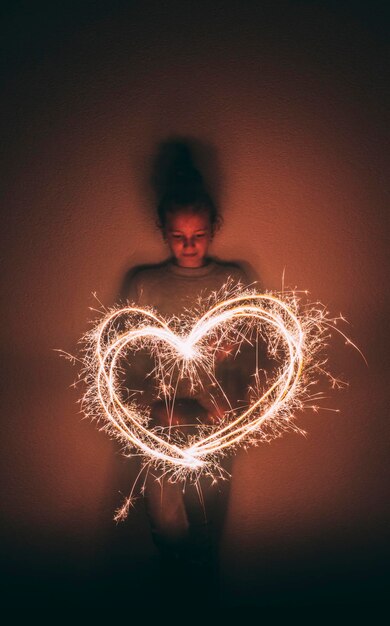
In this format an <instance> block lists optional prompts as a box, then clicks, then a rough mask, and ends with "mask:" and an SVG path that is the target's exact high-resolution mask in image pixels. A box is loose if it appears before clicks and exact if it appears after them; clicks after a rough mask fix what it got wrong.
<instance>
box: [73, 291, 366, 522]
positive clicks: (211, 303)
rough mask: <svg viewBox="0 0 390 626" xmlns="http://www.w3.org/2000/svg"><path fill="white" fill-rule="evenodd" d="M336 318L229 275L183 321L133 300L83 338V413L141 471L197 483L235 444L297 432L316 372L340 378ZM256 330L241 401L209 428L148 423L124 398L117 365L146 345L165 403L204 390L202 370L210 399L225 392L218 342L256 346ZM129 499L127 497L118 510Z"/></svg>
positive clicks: (144, 412)
mask: <svg viewBox="0 0 390 626" xmlns="http://www.w3.org/2000/svg"><path fill="white" fill-rule="evenodd" d="M303 293H306V292H303ZM194 320H195V322H194ZM338 320H343V318H342V316H340V317H339V318H334V319H331V318H329V317H328V312H327V311H326V309H325V307H324V306H323V305H321V304H319V303H315V304H302V302H301V300H300V296H299V292H297V291H288V292H286V291H284V289H283V292H282V293H279V292H264V293H258V292H257V291H256V289H255V288H250V287H243V285H241V284H240V283H238V284H233V282H232V281H228V282H227V283H226V284H225V285H224V286H223V287H222V288H221V289H220V291H219V292H215V293H213V294H212V295H211V296H210V297H209V298H205V299H199V300H198V305H197V306H195V307H193V308H192V309H190V310H186V311H185V312H184V314H183V315H182V316H180V317H177V316H172V317H171V318H170V319H163V317H162V316H160V315H159V314H158V312H157V311H156V310H155V309H153V308H152V307H146V308H140V307H139V306H137V305H135V304H134V303H128V304H127V305H126V306H116V307H113V308H111V309H110V310H106V311H104V313H103V315H102V316H101V318H100V319H99V320H98V322H97V323H94V326H93V327H92V329H91V330H89V331H88V332H87V333H86V334H85V335H84V336H83V337H82V339H81V342H82V343H83V346H84V348H83V351H82V358H81V362H82V363H83V369H82V371H81V373H80V375H79V379H80V380H82V381H84V382H85V384H86V386H87V391H86V392H85V394H84V396H83V397H82V399H81V400H80V401H81V406H82V411H83V412H84V413H85V415H86V416H88V417H91V418H95V419H97V420H99V421H102V422H103V428H104V430H106V431H107V432H108V433H109V434H110V435H111V436H114V437H116V438H117V439H119V440H120V441H121V443H122V444H124V451H125V454H128V455H129V456H131V455H134V454H137V453H138V454H140V455H141V456H142V458H143V462H144V467H147V468H149V467H150V465H151V464H153V465H155V466H157V467H158V468H160V470H162V471H163V472H169V473H170V476H171V480H185V479H187V478H190V479H191V480H196V479H197V477H199V475H200V474H201V473H207V474H209V475H211V476H214V477H215V476H216V475H217V474H218V473H219V474H220V475H221V473H222V470H221V468H220V465H219V461H220V459H221V457H222V456H223V455H224V454H226V453H228V452H229V451H231V450H234V449H235V448H237V446H241V445H243V446H247V445H251V444H253V443H255V444H256V443H258V442H259V441H262V440H268V439H271V438H273V437H276V436H279V435H280V434H281V433H282V432H284V431H285V430H287V429H291V428H292V429H295V430H298V431H299V428H297V426H296V425H295V421H294V419H295V416H294V414H295V413H296V412H297V411H298V410H302V409H304V408H305V407H310V408H312V409H313V410H314V411H317V410H318V408H319V407H318V405H312V404H310V402H313V399H315V400H316V401H317V400H318V399H319V398H321V397H322V394H321V392H313V391H312V387H313V386H314V387H315V385H316V384H317V382H318V380H317V379H318V377H319V376H320V375H323V374H325V375H326V376H328V378H329V379H330V381H331V383H332V386H336V385H341V384H342V383H341V381H338V380H337V379H336V378H334V377H333V376H331V375H330V374H329V373H328V372H327V371H326V370H325V369H324V364H325V363H326V360H327V359H326V357H325V355H324V349H325V347H326V345H327V341H328V339H329V337H330V336H331V333H330V330H331V329H332V330H336V331H337V332H339V333H340V334H341V335H342V336H343V337H344V338H346V336H345V335H344V333H342V332H341V331H340V330H339V329H338V328H335V326H336V323H337V321H338ZM254 336H255V342H256V368H255V373H254V374H253V376H252V377H251V378H253V383H252V384H248V388H247V389H246V392H245V406H242V407H241V408H240V409H238V408H237V407H236V408H233V407H232V406H231V405H230V409H229V410H227V411H225V412H224V414H223V415H222V416H220V419H218V420H216V421H215V422H214V423H213V424H212V425H209V424H205V423H201V422H199V423H197V425H196V434H195V435H190V436H185V435H183V430H182V429H180V428H173V427H172V426H171V425H170V426H169V427H164V426H161V425H157V426H156V425H154V424H153V423H152V420H151V417H150V410H149V411H148V407H145V406H142V405H141V403H137V402H136V401H135V400H134V399H133V400H131V401H129V402H126V401H125V400H124V398H123V395H124V394H123V383H122V382H121V374H122V373H123V364H124V363H126V365H127V366H130V376H131V360H132V358H134V355H135V353H136V352H137V351H138V350H140V349H144V350H145V349H146V350H148V351H150V355H151V356H152V357H153V360H154V364H155V367H154V369H153V370H152V371H150V372H148V373H147V375H148V376H151V377H152V380H153V382H154V384H155V389H156V393H157V395H158V397H163V398H164V400H165V401H166V403H167V404H169V405H170V407H171V408H173V407H174V403H175V388H174V386H173V384H172V383H173V382H174V381H175V380H176V381H177V380H182V379H187V380H189V381H190V384H191V389H193V390H197V389H200V388H203V383H202V379H201V376H200V373H202V374H203V375H206V378H207V379H208V380H209V383H210V384H209V385H208V389H207V392H209V393H210V396H211V397H212V395H213V394H212V391H211V390H212V388H217V389H219V390H220V391H221V392H222V394H223V395H224V397H225V398H227V396H226V394H225V392H224V390H223V388H222V387H221V385H220V383H219V381H218V380H217V378H216V375H215V371H216V370H215V366H216V355H217V354H218V351H219V350H221V346H226V345H228V346H230V348H229V347H228V349H227V350H226V351H225V355H226V356H228V355H229V356H230V355H231V354H232V350H231V346H235V347H236V351H235V352H234V353H233V356H234V357H235V356H237V355H238V354H239V353H240V351H241V349H242V347H243V345H244V344H247V345H250V346H254V340H253V337H254ZM346 339H347V338H346ZM259 340H261V341H262V342H263V343H264V345H265V346H266V350H267V355H268V357H269V358H270V359H272V360H273V362H275V363H276V366H275V367H274V369H273V372H272V376H269V374H268V373H267V372H264V370H263V369H262V370H260V369H259V364H258V362H257V358H258V343H259ZM348 343H350V344H352V345H353V346H354V347H355V348H357V347H356V346H355V344H353V343H352V342H351V341H350V340H348ZM357 349H358V348H357ZM253 352H255V351H253ZM260 371H261V372H263V374H264V373H265V377H266V380H267V381H268V380H269V378H270V379H271V380H270V381H269V383H268V386H266V388H264V385H263V386H262V385H261V384H260ZM129 504H130V499H129V500H128V501H126V505H125V508H126V507H127V508H126V511H124V512H123V515H124V516H125V515H126V514H127V509H128V506H129ZM121 516H122V513H121V511H120V512H119V513H118V518H121Z"/></svg>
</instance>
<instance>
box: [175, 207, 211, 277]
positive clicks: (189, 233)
mask: <svg viewBox="0 0 390 626" xmlns="http://www.w3.org/2000/svg"><path fill="white" fill-rule="evenodd" d="M164 237H165V240H166V242H167V244H168V246H169V249H170V251H171V254H172V256H173V257H174V259H175V262H176V263H177V265H179V266H180V267H201V266H202V265H204V264H205V260H206V257H207V252H208V248H209V245H210V243H211V240H212V229H211V224H210V219H209V216H208V213H207V212H206V211H201V212H196V211H195V210H194V209H192V208H191V207H185V208H183V209H180V210H178V211H177V212H175V213H167V222H166V226H165V231H164Z"/></svg>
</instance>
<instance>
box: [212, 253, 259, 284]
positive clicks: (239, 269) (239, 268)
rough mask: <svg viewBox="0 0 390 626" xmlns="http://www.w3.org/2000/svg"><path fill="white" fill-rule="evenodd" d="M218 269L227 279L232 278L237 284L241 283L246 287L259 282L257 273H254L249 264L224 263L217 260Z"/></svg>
mask: <svg viewBox="0 0 390 626" xmlns="http://www.w3.org/2000/svg"><path fill="white" fill-rule="evenodd" d="M215 262H216V263H217V266H218V269H219V271H220V272H221V273H222V274H225V275H226V277H227V278H228V277H231V278H232V279H233V280H234V281H235V282H241V283H242V284H243V285H244V286H245V287H246V286H248V285H250V284H252V283H254V282H259V281H258V277H257V275H256V273H255V272H254V271H253V268H251V267H250V266H249V265H248V264H247V263H245V264H244V263H240V262H239V261H222V260H220V259H218V260H217V259H215Z"/></svg>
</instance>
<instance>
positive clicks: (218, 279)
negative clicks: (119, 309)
mask: <svg viewBox="0 0 390 626" xmlns="http://www.w3.org/2000/svg"><path fill="white" fill-rule="evenodd" d="M229 278H231V279H232V280H233V282H234V283H237V282H238V281H240V282H241V283H242V284H243V286H244V287H245V286H247V285H248V284H249V283H250V282H251V281H250V279H249V277H248V275H247V273H246V272H245V270H244V269H243V268H242V267H241V266H239V265H238V264H235V263H229V262H222V261H218V260H216V259H214V258H209V259H207V263H206V264H205V265H204V266H202V267H198V268H186V267H180V266H178V265H176V264H175V263H174V262H173V260H172V259H168V260H167V261H165V262H163V263H161V264H158V265H151V266H147V267H143V268H141V269H139V270H138V271H136V272H135V273H134V274H133V276H132V278H131V280H130V282H129V283H128V285H127V288H126V291H125V292H124V293H123V296H124V298H125V299H126V298H127V301H128V302H129V303H133V304H137V305H138V306H140V307H145V306H153V307H154V309H155V310H156V312H157V314H159V315H161V316H162V317H164V318H165V319H167V318H169V317H171V316H173V315H175V316H180V315H181V314H182V313H184V311H185V309H191V308H192V306H194V305H195V304H196V303H197V300H198V299H199V296H201V297H208V296H209V295H211V294H212V293H213V292H215V291H219V289H220V288H221V287H222V285H224V284H225V283H226V281H227V280H228V279H229ZM135 356H136V359H135V362H134V360H133V366H132V372H131V381H130V386H131V388H132V389H136V388H137V389H142V394H143V395H142V398H143V402H144V403H145V404H147V405H150V403H151V402H153V401H154V400H155V399H156V389H155V385H154V384H153V379H152V378H151V377H147V376H146V372H148V371H149V372H150V371H151V370H152V369H153V367H154V365H155V364H154V361H153V360H152V357H151V355H150V354H148V353H147V352H146V350H145V351H142V350H140V351H139V352H137V353H136V355H135ZM247 364H248V362H247V359H245V358H238V359H237V358H235V359H232V358H227V359H225V360H224V361H222V362H221V363H219V364H218V365H217V367H216V370H215V376H216V378H217V380H218V382H219V383H220V385H221V387H222V389H223V392H224V393H226V394H227V395H228V397H229V400H231V406H229V408H231V407H234V406H237V402H238V401H239V400H240V399H241V400H243V399H244V395H245V391H244V388H245V386H246V385H247V384H248V382H249V381H248V380H247V378H248V375H247V374H248V372H247V370H248V368H247ZM245 370H246V371H245ZM244 379H245V380H244ZM200 381H201V384H200V385H199V386H197V388H196V390H195V391H194V389H193V388H192V389H190V381H189V380H188V379H184V378H182V379H181V380H179V381H175V383H174V384H175V387H176V385H177V387H176V398H193V399H195V400H197V401H198V402H199V403H200V404H201V405H202V406H203V407H204V408H206V410H209V411H213V410H214V408H215V402H217V404H218V406H225V409H226V408H227V407H226V405H224V402H225V401H224V400H223V395H224V393H223V392H222V390H219V389H217V390H214V389H213V399H212V398H211V396H210V391H209V390H210V382H211V381H210V378H209V377H208V376H207V375H206V374H205V373H204V372H202V373H201V374H200Z"/></svg>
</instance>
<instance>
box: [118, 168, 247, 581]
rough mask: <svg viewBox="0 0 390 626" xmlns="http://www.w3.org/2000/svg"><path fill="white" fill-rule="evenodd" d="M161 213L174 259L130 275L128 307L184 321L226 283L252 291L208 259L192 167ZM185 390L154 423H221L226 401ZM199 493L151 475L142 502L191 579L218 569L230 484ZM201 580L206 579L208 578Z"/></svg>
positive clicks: (230, 369)
mask: <svg viewBox="0 0 390 626" xmlns="http://www.w3.org/2000/svg"><path fill="white" fill-rule="evenodd" d="M157 212H158V219H157V226H158V228H159V229H160V231H161V234H162V236H163V239H164V241H165V243H166V244H167V246H168V249H169V252H170V257H169V258H168V259H167V260H166V261H165V262H163V263H161V264H158V265H154V266H148V267H143V268H142V269H139V270H138V271H135V273H133V276H132V278H131V280H130V282H129V284H128V286H127V293H125V294H124V295H125V296H126V297H127V299H128V300H129V301H130V302H134V303H137V304H138V305H139V306H145V305H152V306H153V307H154V308H155V309H156V310H157V312H158V313H159V314H161V315H162V316H164V317H169V316H171V315H176V316H180V314H181V313H183V312H184V309H186V308H187V309H188V308H190V307H191V306H192V305H194V304H195V303H196V300H197V299H198V297H199V295H201V296H205V297H207V296H208V295H210V294H211V293H212V292H213V291H218V290H219V289H220V288H221V287H222V285H224V284H225V283H226V281H227V280H228V278H229V277H230V278H232V279H233V281H234V282H235V283H236V282H238V281H240V282H241V283H243V285H244V286H246V285H248V284H249V282H250V280H249V278H248V276H247V274H246V273H245V271H244V270H243V269H242V268H241V267H239V266H238V265H237V264H235V263H230V262H222V261H219V260H216V259H215V258H213V257H212V256H210V255H209V248H210V245H211V243H212V242H213V239H214V236H215V234H216V232H217V230H218V229H219V227H220V225H221V217H220V215H219V214H218V211H217V209H216V207H215V205H214V203H213V201H212V199H211V197H210V195H209V194H208V193H207V192H206V190H205V188H204V186H203V182H202V178H201V176H200V174H199V172H198V171H197V170H196V169H195V168H194V167H193V166H192V165H188V163H187V164H186V165H185V167H181V168H177V166H176V169H175V171H174V175H173V177H172V176H171V182H170V185H169V188H168V189H167V190H166V192H165V193H164V194H163V197H162V198H161V200H160V202H159V205H158V211H157ZM225 356H226V354H225V353H224V352H223V350H220V351H219V352H218V354H217V357H216V360H217V362H219V363H220V364H222V363H223V362H224V360H225V358H224V357H225ZM228 361H230V360H229V359H226V367H225V376H223V374H221V372H220V376H222V378H224V382H223V388H224V390H225V389H226V387H229V389H230V391H231V392H232V394H233V396H234V397H238V395H239V394H240V393H241V395H242V389H243V387H244V386H245V384H244V381H242V380H240V376H239V374H240V372H239V371H238V370H237V368H236V367H235V364H233V365H232V364H231V363H229V364H228V363H227V362H228ZM208 382H210V381H208ZM187 384H188V381H184V380H181V381H179V383H178V387H177V389H176V396H175V403H174V410H173V411H172V410H169V411H168V409H167V407H166V402H165V401H164V400H154V401H153V402H152V404H151V413H150V417H151V420H152V422H154V423H155V424H158V425H160V426H169V427H171V426H175V427H176V426H182V427H183V428H185V427H188V426H189V424H191V423H192V424H193V423H194V421H195V422H196V421H198V422H199V421H203V422H204V423H216V422H217V421H218V418H219V417H221V416H222V415H223V414H224V411H225V410H226V409H227V408H228V407H227V406H226V404H224V403H223V401H222V400H221V399H220V401H219V402H218V403H217V404H215V402H212V401H211V400H210V396H209V395H208V394H207V385H206V387H205V390H201V391H197V392H196V393H195V394H194V393H190V391H189V389H188V387H187V386H186V385H187ZM233 387H234V388H233ZM230 397H231V396H230ZM228 465H229V462H228ZM225 468H226V463H225ZM208 482H209V483H210V480H209V481H208ZM199 485H200V487H201V489H202V494H200V496H199V495H198V491H197V490H196V489H195V487H194V485H187V486H186V488H185V491H184V492H183V486H182V484H180V483H178V482H175V483H172V482H169V478H168V477H166V476H164V477H163V478H161V477H158V476H157V477H156V475H155V474H152V473H151V472H149V474H148V478H147V480H146V483H145V493H144V495H145V503H146V509H147V513H148V516H149V520H150V524H151V531H152V536H153V540H154V542H155V544H156V545H157V546H158V548H159V549H160V552H161V554H162V555H165V557H167V556H168V557H169V559H170V560H171V561H172V559H176V560H177V562H178V561H179V560H180V559H181V562H183V560H184V562H185V563H186V564H187V565H189V566H190V567H191V571H192V573H194V568H195V569H196V567H200V568H203V569H202V572H203V574H204V571H205V570H206V569H208V570H210V567H211V569H212V566H213V565H214V566H215V559H214V558H213V554H214V550H215V547H216V536H217V535H218V533H219V532H220V529H221V524H222V521H223V516H224V510H225V508H226V504H227V495H228V490H227V485H228V481H225V484H224V487H225V491H223V489H222V488H221V486H220V485H218V486H217V487H213V489H212V490H211V488H210V485H209V484H208V485H203V484H202V480H200V482H199V484H198V489H199ZM201 500H202V501H201ZM187 575H188V572H187ZM168 578H169V575H168ZM200 578H203V579H204V576H202V577H200ZM198 582H199V577H198Z"/></svg>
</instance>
